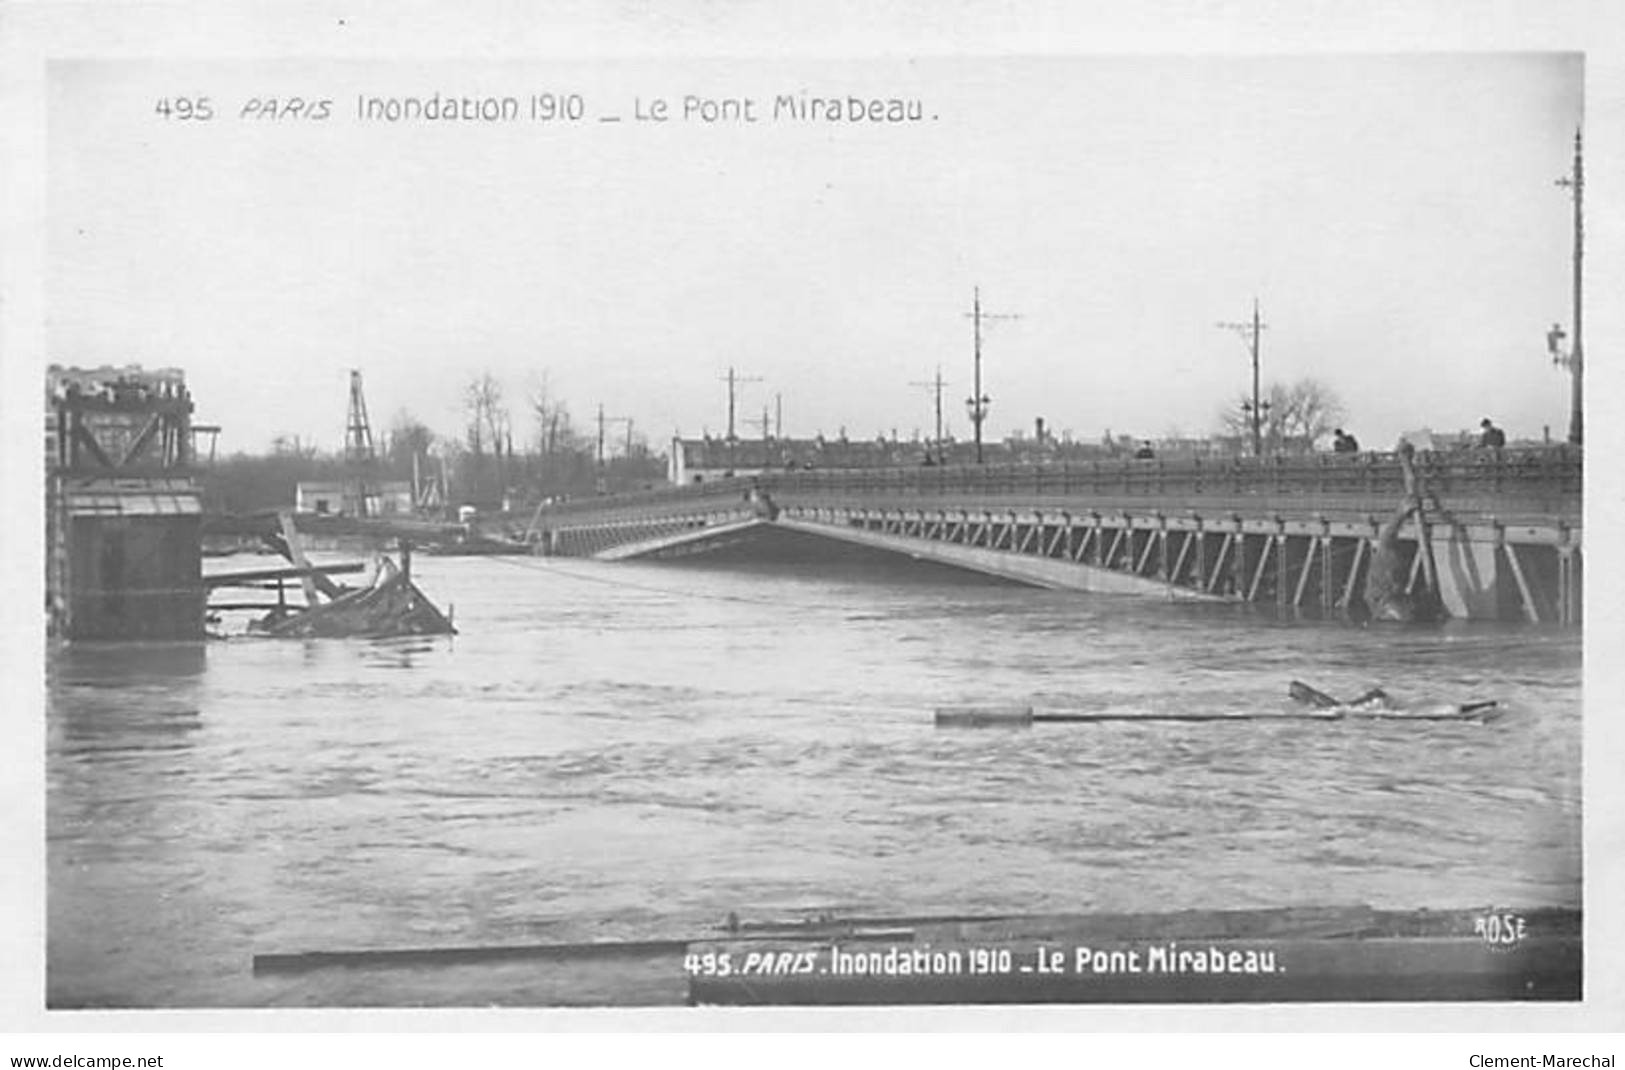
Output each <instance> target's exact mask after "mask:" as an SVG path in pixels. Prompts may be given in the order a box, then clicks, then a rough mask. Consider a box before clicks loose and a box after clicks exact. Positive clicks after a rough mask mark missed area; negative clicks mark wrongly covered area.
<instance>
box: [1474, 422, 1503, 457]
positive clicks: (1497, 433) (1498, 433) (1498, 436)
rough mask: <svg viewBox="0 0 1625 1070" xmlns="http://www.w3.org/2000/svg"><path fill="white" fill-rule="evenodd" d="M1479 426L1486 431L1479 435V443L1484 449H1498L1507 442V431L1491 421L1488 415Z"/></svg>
mask: <svg viewBox="0 0 1625 1070" xmlns="http://www.w3.org/2000/svg"><path fill="white" fill-rule="evenodd" d="M1478 426H1479V427H1481V428H1483V429H1484V433H1483V434H1481V435H1479V436H1478V444H1479V446H1480V447H1481V448H1483V449H1490V450H1498V449H1501V448H1502V447H1504V446H1505V445H1506V444H1507V436H1506V432H1505V431H1502V430H1501V429H1500V428H1499V427H1496V426H1495V425H1494V424H1492V423H1490V418H1489V417H1488V416H1486V417H1484V419H1482V420H1480V421H1479V423H1478Z"/></svg>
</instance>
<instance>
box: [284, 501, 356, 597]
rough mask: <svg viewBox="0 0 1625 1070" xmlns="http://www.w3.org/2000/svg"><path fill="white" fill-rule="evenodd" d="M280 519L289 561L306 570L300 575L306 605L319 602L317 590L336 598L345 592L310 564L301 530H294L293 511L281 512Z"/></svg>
mask: <svg viewBox="0 0 1625 1070" xmlns="http://www.w3.org/2000/svg"><path fill="white" fill-rule="evenodd" d="M278 520H280V522H281V525H283V543H286V546H288V558H289V561H293V563H294V564H297V566H299V568H301V569H304V571H306V574H304V576H301V577H299V584H301V585H302V587H304V594H306V605H315V602H317V597H315V592H317V590H320V592H322V594H323V595H327V597H328V598H336V597H338V595H341V594H343V589H341V587H340V585H338V584H335V582H333V581H330V579H328V577H327V576H322V574H320V572H319V571H315V566H312V564H310V559H309V558H306V556H304V546H302V545H301V542H299V532H297V530H294V515H293V514H291V512H286V511H284V512H280V514H278Z"/></svg>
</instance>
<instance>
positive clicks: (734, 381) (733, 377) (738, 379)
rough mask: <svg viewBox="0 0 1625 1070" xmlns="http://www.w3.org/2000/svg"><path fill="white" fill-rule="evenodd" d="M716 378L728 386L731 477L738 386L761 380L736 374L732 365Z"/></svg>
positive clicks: (729, 465) (729, 471) (729, 472)
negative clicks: (725, 373)
mask: <svg viewBox="0 0 1625 1070" xmlns="http://www.w3.org/2000/svg"><path fill="white" fill-rule="evenodd" d="M718 378H719V379H720V380H722V381H724V382H726V383H727V384H728V474H729V475H732V474H733V468H734V443H735V442H737V441H738V438H737V436H735V434H734V408H735V402H736V392H737V388H738V384H740V383H759V382H761V381H762V380H761V379H759V378H756V377H754V376H752V377H747V376H743V375H738V374H736V373H735V372H734V369H733V365H731V364H730V365H728V374H727V375H725V376H718Z"/></svg>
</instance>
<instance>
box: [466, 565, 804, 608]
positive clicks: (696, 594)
mask: <svg viewBox="0 0 1625 1070" xmlns="http://www.w3.org/2000/svg"><path fill="white" fill-rule="evenodd" d="M491 560H493V561H500V562H502V563H503V564H505V565H512V566H514V567H515V568H527V569H533V570H535V571H538V572H551V573H553V574H554V575H557V576H564V577H566V578H568V579H572V580H580V581H582V582H583V583H600V584H603V585H604V586H606V587H622V588H625V589H627V590H631V591H643V592H645V593H648V594H663V595H667V596H669V597H672V598H705V599H710V600H711V601H714V602H739V603H742V604H744V605H751V606H782V605H783V604H784V603H783V601H782V600H780V599H772V598H746V597H744V596H743V595H733V594H708V593H706V592H704V591H678V590H673V589H671V588H669V587H655V586H652V585H650V584H646V583H632V582H631V581H629V580H617V579H611V578H609V577H606V576H586V575H583V574H581V573H579V572H575V571H573V570H571V569H567V568H559V567H558V566H557V565H550V564H548V563H547V560H546V559H545V558H535V557H526V558H513V557H504V556H501V555H495V554H493V555H492V556H491Z"/></svg>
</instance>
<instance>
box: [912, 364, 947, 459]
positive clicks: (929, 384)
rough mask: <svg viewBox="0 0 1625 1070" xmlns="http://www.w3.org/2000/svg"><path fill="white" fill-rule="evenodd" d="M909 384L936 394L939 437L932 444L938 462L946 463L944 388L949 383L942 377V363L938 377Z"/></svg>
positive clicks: (938, 368) (938, 366)
mask: <svg viewBox="0 0 1625 1070" xmlns="http://www.w3.org/2000/svg"><path fill="white" fill-rule="evenodd" d="M908 385H909V386H919V387H925V388H926V389H929V390H931V391H932V392H933V393H934V394H935V395H936V406H937V437H936V438H934V439H932V445H933V448H934V449H935V451H936V462H937V463H938V464H942V463H944V457H943V452H942V388H943V387H945V386H947V385H948V384H947V382H946V381H945V380H944V379H943V378H942V365H940V364H939V365H937V374H936V378H934V379H931V380H928V381H926V382H923V383H922V382H918V381H915V382H912V383H909V384H908Z"/></svg>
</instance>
